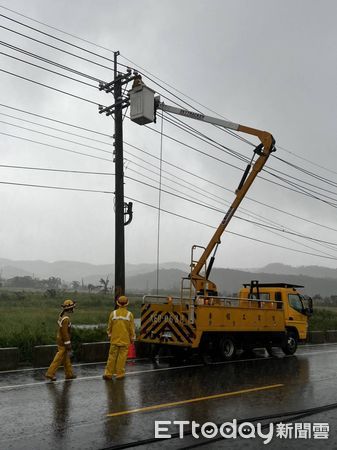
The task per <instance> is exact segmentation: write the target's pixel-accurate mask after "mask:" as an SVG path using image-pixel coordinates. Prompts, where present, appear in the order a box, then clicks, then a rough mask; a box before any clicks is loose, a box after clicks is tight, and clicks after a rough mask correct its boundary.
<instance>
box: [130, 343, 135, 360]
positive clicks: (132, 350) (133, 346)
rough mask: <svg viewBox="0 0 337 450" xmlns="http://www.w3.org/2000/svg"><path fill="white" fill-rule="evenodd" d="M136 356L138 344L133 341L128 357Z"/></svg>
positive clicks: (133, 357)
mask: <svg viewBox="0 0 337 450" xmlns="http://www.w3.org/2000/svg"><path fill="white" fill-rule="evenodd" d="M135 358H136V346H135V343H134V342H132V344H130V345H129V351H128V359H135Z"/></svg>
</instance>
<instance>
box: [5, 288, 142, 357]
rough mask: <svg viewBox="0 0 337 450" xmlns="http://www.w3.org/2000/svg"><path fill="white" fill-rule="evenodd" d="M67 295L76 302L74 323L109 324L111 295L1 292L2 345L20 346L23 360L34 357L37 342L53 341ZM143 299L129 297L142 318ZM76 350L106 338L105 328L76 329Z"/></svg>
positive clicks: (137, 315) (132, 307) (111, 304)
mask: <svg viewBox="0 0 337 450" xmlns="http://www.w3.org/2000/svg"><path fill="white" fill-rule="evenodd" d="M65 298H71V299H73V300H75V301H76V303H77V307H76V309H75V312H74V314H73V315H72V317H71V321H72V323H73V325H79V324H81V325H83V324H85V325H96V324H107V322H108V318H109V314H110V312H111V311H112V309H113V307H114V301H113V298H112V296H111V295H103V294H86V293H67V294H66V295H62V296H60V297H56V298H46V297H44V295H43V293H39V292H35V293H34V292H23V291H20V292H6V291H2V292H0V318H1V327H0V347H18V348H19V352H20V360H21V361H30V360H31V359H32V350H33V347H34V346H36V345H46V344H54V343H55V339H56V333H57V319H58V315H59V312H60V310H61V307H60V305H61V304H62V302H63V301H64V299H65ZM140 307H141V298H140V297H138V298H130V306H129V310H130V311H132V312H133V314H134V316H135V317H140ZM72 334H73V338H72V340H73V345H74V349H75V352H76V349H77V348H78V346H79V344H80V343H81V342H97V341H101V340H106V330H105V327H104V328H103V329H102V328H94V329H76V328H74V329H73V333H72Z"/></svg>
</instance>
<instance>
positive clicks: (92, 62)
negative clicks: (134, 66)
mask: <svg viewBox="0 0 337 450" xmlns="http://www.w3.org/2000/svg"><path fill="white" fill-rule="evenodd" d="M0 28H2V29H4V30H6V31H9V32H11V33H14V34H17V35H18V36H22V37H25V38H26V39H29V40H31V41H34V42H37V43H39V44H42V45H44V46H46V47H49V48H52V49H54V50H58V51H59V52H62V53H65V54H67V55H70V56H74V58H77V59H80V60H82V61H86V62H89V63H91V64H94V65H96V66H98V67H102V68H103V69H107V70H109V72H111V71H112V70H113V68H112V67H108V66H105V65H104V64H100V63H98V62H96V61H92V60H91V59H88V58H84V57H83V56H80V55H77V54H76V53H72V52H68V51H67V50H64V49H62V48H60V47H56V46H55V45H52V44H48V43H47V42H44V41H41V40H40V39H35V38H33V37H31V36H29V35H28V34H24V33H20V32H19V31H15V30H12V29H11V28H8V27H5V26H3V25H0Z"/></svg>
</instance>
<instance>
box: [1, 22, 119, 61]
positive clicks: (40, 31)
mask: <svg viewBox="0 0 337 450" xmlns="http://www.w3.org/2000/svg"><path fill="white" fill-rule="evenodd" d="M0 17H3V18H4V19H7V20H10V21H11V22H14V23H16V24H18V25H21V26H23V27H25V28H28V29H29V30H33V31H35V32H36V33H40V34H43V35H44V36H48V37H49V38H51V39H55V40H56V41H58V42H62V43H63V44H67V45H70V46H71V47H74V48H76V49H78V50H82V51H83V52H86V53H89V54H90V55H93V56H98V57H99V58H103V59H105V60H107V61H109V62H113V61H112V60H111V59H110V58H106V57H105V56H102V55H99V54H97V53H95V52H92V51H90V50H88V49H86V48H84V47H80V46H79V45H76V44H73V43H71V42H68V41H66V40H64V39H61V38H58V37H56V36H53V35H52V34H49V33H46V32H45V31H42V30H39V29H38V28H35V27H31V26H30V25H27V24H25V23H23V22H20V21H19V20H15V19H13V18H11V17H9V16H6V15H5V14H0ZM91 62H93V61H91ZM119 65H121V66H123V67H126V66H124V64H119Z"/></svg>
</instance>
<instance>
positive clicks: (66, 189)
mask: <svg viewBox="0 0 337 450" xmlns="http://www.w3.org/2000/svg"><path fill="white" fill-rule="evenodd" d="M0 184H1V185H11V186H25V187H33V188H44V189H56V190H62V191H79V192H92V193H102V194H114V193H113V192H112V191H105V190H94V189H81V188H70V187H60V186H48V185H38V184H29V183H12V182H8V181H0ZM125 198H126V199H128V200H132V201H135V202H138V203H140V204H143V205H145V206H149V207H151V208H154V209H158V207H157V206H153V205H150V204H147V203H145V202H142V201H140V200H137V199H134V198H131V197H125ZM161 211H162V212H166V213H168V214H171V215H174V216H176V217H180V218H183V219H185V220H189V221H191V222H194V223H198V224H201V225H205V226H207V227H209V228H213V229H215V228H216V227H214V226H211V225H209V224H205V223H203V222H200V221H198V220H194V219H191V218H188V217H185V216H182V215H180V214H177V213H173V212H171V211H167V210H165V209H161ZM226 233H227V234H233V235H235V236H239V237H243V238H245V239H249V240H252V241H255V242H260V243H263V244H266V245H271V246H273V247H277V248H282V249H285V250H289V251H292V252H296V253H301V254H306V255H311V256H316V257H319V258H324V259H329V260H337V258H334V257H330V256H324V255H319V254H315V253H311V252H306V251H303V250H297V249H294V248H291V247H286V246H283V245H278V244H275V243H271V242H267V241H263V240H260V239H257V238H252V237H249V236H245V235H242V234H239V233H235V232H233V231H226Z"/></svg>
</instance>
